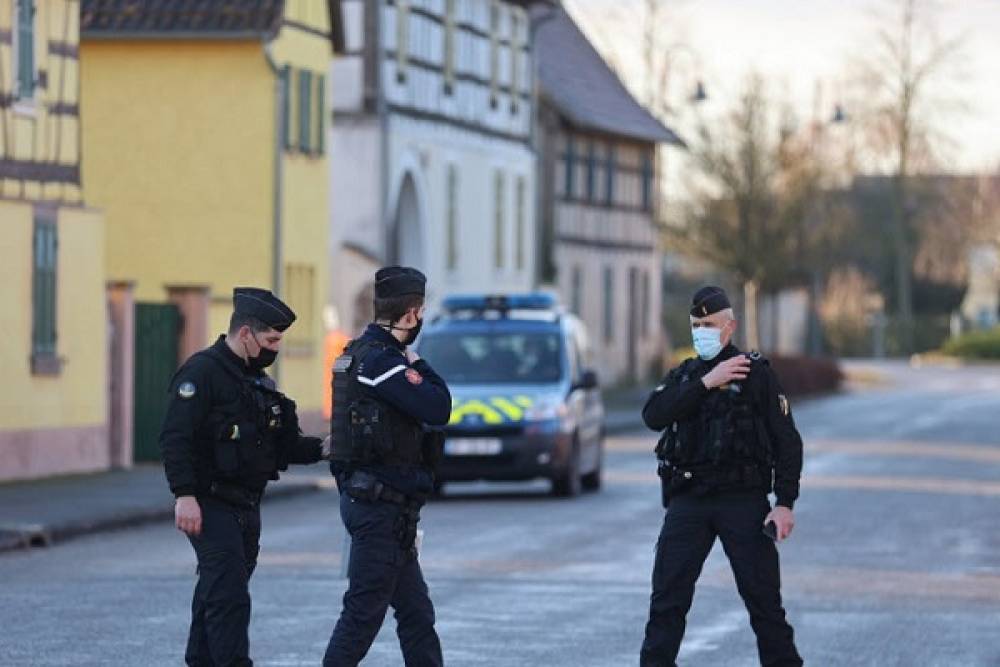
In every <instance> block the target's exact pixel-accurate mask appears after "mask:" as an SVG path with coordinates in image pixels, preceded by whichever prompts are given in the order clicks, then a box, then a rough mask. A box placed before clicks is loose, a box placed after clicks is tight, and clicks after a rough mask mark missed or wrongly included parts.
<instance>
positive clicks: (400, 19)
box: [396, 0, 410, 83]
mask: <svg viewBox="0 0 1000 667" xmlns="http://www.w3.org/2000/svg"><path fill="white" fill-rule="evenodd" d="M409 58H410V0H396V81H399V82H400V83H402V82H403V81H406V67H407V65H408V64H409Z"/></svg>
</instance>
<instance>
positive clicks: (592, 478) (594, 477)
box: [580, 442, 604, 491]
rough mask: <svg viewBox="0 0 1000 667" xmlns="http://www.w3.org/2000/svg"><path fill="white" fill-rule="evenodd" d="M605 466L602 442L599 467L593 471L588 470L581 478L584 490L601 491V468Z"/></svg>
mask: <svg viewBox="0 0 1000 667" xmlns="http://www.w3.org/2000/svg"><path fill="white" fill-rule="evenodd" d="M603 467H604V443H603V442H602V443H601V450H600V452H599V453H598V455H597V467H596V468H594V470H593V471H592V472H588V473H587V474H586V475H584V476H583V477H582V478H581V479H580V484H581V486H583V490H584V491H599V490H600V488H601V469H602V468H603Z"/></svg>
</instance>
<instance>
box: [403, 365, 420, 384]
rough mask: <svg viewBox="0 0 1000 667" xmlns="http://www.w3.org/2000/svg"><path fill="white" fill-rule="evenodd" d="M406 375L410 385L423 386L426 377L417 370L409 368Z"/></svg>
mask: <svg viewBox="0 0 1000 667" xmlns="http://www.w3.org/2000/svg"><path fill="white" fill-rule="evenodd" d="M405 375H406V379H407V381H408V382H409V383H410V384H421V383H422V382H423V381H424V376H423V375H421V374H420V373H419V372H418V371H417V369H415V368H407V369H406V373H405Z"/></svg>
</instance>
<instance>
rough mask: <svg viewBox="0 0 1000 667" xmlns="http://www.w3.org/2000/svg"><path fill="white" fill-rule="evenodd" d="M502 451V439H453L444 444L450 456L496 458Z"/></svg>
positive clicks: (445, 451)
mask: <svg viewBox="0 0 1000 667" xmlns="http://www.w3.org/2000/svg"><path fill="white" fill-rule="evenodd" d="M502 450H503V444H502V443H501V442H500V438H451V439H449V440H446V441H445V443H444V453H445V454H447V455H448V456H496V455H497V454H499V453H500V452H501V451H502Z"/></svg>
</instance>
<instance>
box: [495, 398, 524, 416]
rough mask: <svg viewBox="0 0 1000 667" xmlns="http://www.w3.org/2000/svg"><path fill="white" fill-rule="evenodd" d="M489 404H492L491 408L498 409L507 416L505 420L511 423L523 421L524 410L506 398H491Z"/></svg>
mask: <svg viewBox="0 0 1000 667" xmlns="http://www.w3.org/2000/svg"><path fill="white" fill-rule="evenodd" d="M490 403H492V404H493V407H495V408H497V409H499V410H500V411H501V412H503V413H504V414H505V415H507V418H508V419H510V420H511V421H515V422H519V421H521V420H522V419H524V410H523V409H521V408H519V407H518V406H516V405H514V404H513V403H511V402H510V401H508V400H507V399H506V398H503V397H501V396H498V397H496V398H491V399H490Z"/></svg>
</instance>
